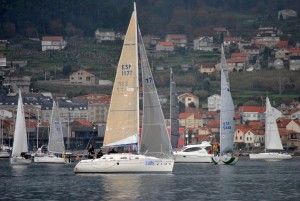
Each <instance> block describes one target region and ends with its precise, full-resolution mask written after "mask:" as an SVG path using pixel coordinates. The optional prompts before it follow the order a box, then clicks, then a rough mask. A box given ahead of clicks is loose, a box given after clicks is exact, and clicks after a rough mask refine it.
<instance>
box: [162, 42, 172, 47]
mask: <svg viewBox="0 0 300 201" xmlns="http://www.w3.org/2000/svg"><path fill="white" fill-rule="evenodd" d="M159 44H160V45H162V46H170V47H172V46H174V45H173V43H172V42H169V41H163V42H159Z"/></svg>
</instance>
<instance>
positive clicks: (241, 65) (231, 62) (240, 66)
mask: <svg viewBox="0 0 300 201" xmlns="http://www.w3.org/2000/svg"><path fill="white" fill-rule="evenodd" d="M226 61H227V65H228V70H229V71H238V72H239V71H244V70H245V69H246V67H247V66H248V59H247V58H246V57H234V58H229V59H227V60H226Z"/></svg>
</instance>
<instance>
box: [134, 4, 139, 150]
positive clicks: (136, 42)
mask: <svg viewBox="0 0 300 201" xmlns="http://www.w3.org/2000/svg"><path fill="white" fill-rule="evenodd" d="M133 12H134V16H135V30H134V33H135V53H136V55H135V56H136V60H135V65H136V66H137V70H136V77H137V78H138V77H139V67H138V59H139V57H138V36H137V13H136V4H135V2H133ZM135 84H136V90H137V94H138V95H137V100H136V104H137V113H136V115H137V117H136V119H137V131H136V133H137V135H136V137H137V152H138V154H139V153H140V105H139V104H140V101H139V94H140V93H139V79H136V83H135Z"/></svg>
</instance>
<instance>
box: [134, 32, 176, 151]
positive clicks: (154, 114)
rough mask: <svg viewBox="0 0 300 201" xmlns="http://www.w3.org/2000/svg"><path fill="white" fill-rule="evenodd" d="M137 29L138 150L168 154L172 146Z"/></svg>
mask: <svg viewBox="0 0 300 201" xmlns="http://www.w3.org/2000/svg"><path fill="white" fill-rule="evenodd" d="M138 31H139V35H138V36H139V50H140V51H139V53H140V59H141V71H142V83H143V125H142V140H141V146H140V152H141V153H142V154H145V155H157V154H158V153H163V154H167V155H168V154H170V153H171V151H172V146H171V143H170V138H169V135H168V131H167V127H166V124H165V121H164V115H163V112H162V109H161V105H160V102H159V98H158V94H157V90H156V87H155V84H154V79H153V76H152V72H151V69H150V66H149V61H148V58H147V54H146V50H145V46H144V43H143V40H142V36H141V33H140V30H138Z"/></svg>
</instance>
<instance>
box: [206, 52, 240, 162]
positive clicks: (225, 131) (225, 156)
mask: <svg viewBox="0 0 300 201" xmlns="http://www.w3.org/2000/svg"><path fill="white" fill-rule="evenodd" d="M221 64H222V68H221V111H220V153H219V154H218V155H216V156H213V157H212V158H211V159H212V162H213V163H214V164H224V165H234V164H236V162H237V161H238V158H237V157H236V156H234V154H233V142H234V131H235V119H234V117H235V113H234V105H233V101H232V97H231V93H230V86H229V77H228V76H229V75H228V66H227V62H226V58H225V54H224V49H223V46H222V50H221Z"/></svg>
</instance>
